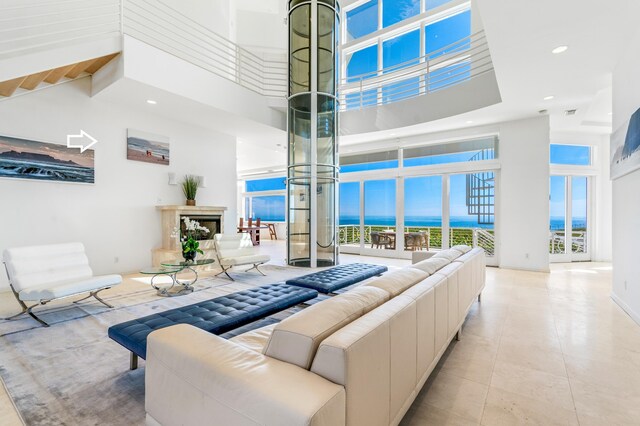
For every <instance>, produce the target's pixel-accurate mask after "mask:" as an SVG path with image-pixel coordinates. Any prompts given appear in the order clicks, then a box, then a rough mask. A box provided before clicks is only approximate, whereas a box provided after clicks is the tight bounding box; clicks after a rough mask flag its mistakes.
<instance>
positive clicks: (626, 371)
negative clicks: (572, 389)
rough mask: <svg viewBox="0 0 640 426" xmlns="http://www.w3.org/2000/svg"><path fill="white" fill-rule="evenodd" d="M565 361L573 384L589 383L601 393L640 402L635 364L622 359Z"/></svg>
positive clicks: (639, 374)
mask: <svg viewBox="0 0 640 426" xmlns="http://www.w3.org/2000/svg"><path fill="white" fill-rule="evenodd" d="M585 355H587V354H585ZM638 356H640V354H638ZM564 359H565V363H566V367H567V373H568V375H569V380H570V381H571V383H573V382H574V381H576V382H582V383H589V384H591V385H593V386H595V387H596V388H597V389H598V390H600V391H601V392H608V393H611V394H618V395H621V396H630V397H636V398H638V399H639V400H640V369H638V368H637V367H636V365H635V364H633V363H630V362H625V361H623V360H620V359H609V360H607V361H596V360H593V359H590V358H586V357H585V358H583V357H574V356H567V355H565V356H564ZM639 420H640V418H639ZM639 423H640V421H639Z"/></svg>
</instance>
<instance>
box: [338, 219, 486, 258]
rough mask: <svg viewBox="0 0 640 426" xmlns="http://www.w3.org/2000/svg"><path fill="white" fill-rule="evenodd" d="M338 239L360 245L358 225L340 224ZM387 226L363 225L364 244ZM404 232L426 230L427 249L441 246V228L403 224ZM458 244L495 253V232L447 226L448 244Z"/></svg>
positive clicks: (369, 241) (344, 242) (349, 243)
mask: <svg viewBox="0 0 640 426" xmlns="http://www.w3.org/2000/svg"><path fill="white" fill-rule="evenodd" d="M338 229H339V240H340V244H341V245H357V246H359V245H360V225H340V226H339V228H338ZM389 229H390V227H388V226H376V225H365V226H364V244H365V245H370V244H371V242H372V241H371V233H372V232H382V231H385V230H389ZM404 232H405V233H410V232H426V234H427V244H428V247H429V249H441V248H442V228H441V227H432V226H405V228H404ZM459 244H464V245H468V246H471V247H482V248H483V249H484V250H485V251H486V253H487V256H494V255H495V233H494V231H493V230H489V229H484V228H449V245H450V246H455V245H459Z"/></svg>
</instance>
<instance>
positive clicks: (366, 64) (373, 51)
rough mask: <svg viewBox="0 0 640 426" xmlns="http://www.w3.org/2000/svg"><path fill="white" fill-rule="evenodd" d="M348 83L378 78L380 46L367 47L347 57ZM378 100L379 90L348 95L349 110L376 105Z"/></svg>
mask: <svg viewBox="0 0 640 426" xmlns="http://www.w3.org/2000/svg"><path fill="white" fill-rule="evenodd" d="M346 61H347V75H346V78H347V82H348V83H353V82H358V81H360V79H361V78H362V79H368V78H371V77H375V76H376V71H377V69H378V45H373V46H369V47H365V48H364V49H362V50H358V51H355V52H353V53H350V54H348V55H347V58H346ZM377 100H378V91H377V89H372V90H365V91H363V92H360V91H358V92H356V93H353V94H348V95H347V108H350V107H360V106H369V105H375V104H376V103H377Z"/></svg>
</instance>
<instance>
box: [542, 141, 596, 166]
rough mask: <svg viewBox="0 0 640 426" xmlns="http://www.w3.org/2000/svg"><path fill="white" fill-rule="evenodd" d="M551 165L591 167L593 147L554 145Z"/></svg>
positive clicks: (551, 153) (551, 150)
mask: <svg viewBox="0 0 640 426" xmlns="http://www.w3.org/2000/svg"><path fill="white" fill-rule="evenodd" d="M550 161H551V164H565V165H572V166H590V165H591V147H589V146H583V145H557V144H552V145H551V149H550Z"/></svg>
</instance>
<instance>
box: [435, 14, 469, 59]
mask: <svg viewBox="0 0 640 426" xmlns="http://www.w3.org/2000/svg"><path fill="white" fill-rule="evenodd" d="M470 34H471V11H467V12H463V13H459V14H457V15H453V16H451V17H449V18H447V19H443V20H442V21H438V22H435V23H433V24H430V25H427V26H426V28H425V31H424V37H425V49H426V53H427V54H434V53H437V55H445V54H447V53H453V52H457V51H460V50H463V49H468V48H469V44H468V43H462V44H461V43H456V42H458V41H459V40H461V39H464V38H465V37H468V36H469V35H470ZM447 46H449V47H448V48H447Z"/></svg>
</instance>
